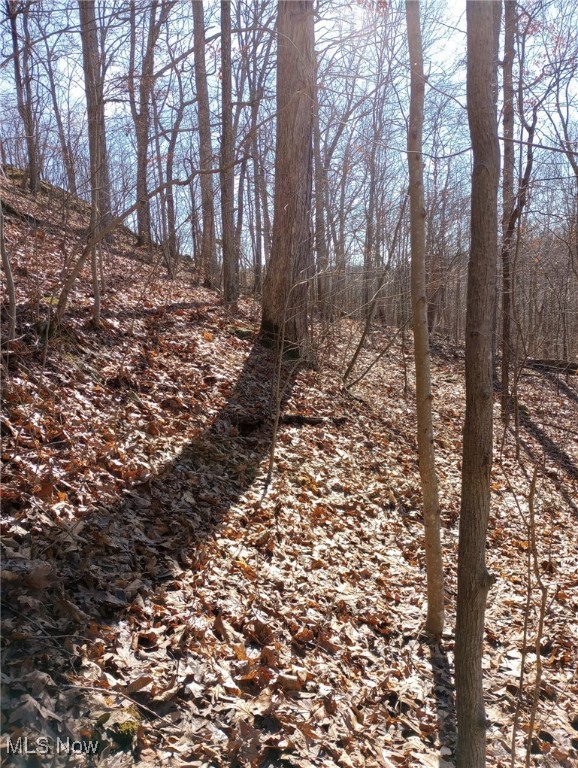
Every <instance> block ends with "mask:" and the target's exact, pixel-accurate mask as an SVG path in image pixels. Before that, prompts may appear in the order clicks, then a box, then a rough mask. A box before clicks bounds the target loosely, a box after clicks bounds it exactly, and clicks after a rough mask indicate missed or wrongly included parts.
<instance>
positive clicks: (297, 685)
mask: <svg viewBox="0 0 578 768" xmlns="http://www.w3.org/2000/svg"><path fill="white" fill-rule="evenodd" d="M2 194H3V198H4V199H5V200H6V199H8V200H9V202H10V205H11V207H12V213H7V215H6V217H5V229H6V241H7V246H8V249H9V253H10V255H11V258H12V266H13V269H14V272H15V276H16V281H17V288H18V302H19V325H18V333H17V336H18V338H17V340H16V341H15V342H14V343H12V344H11V345H10V347H9V348H7V347H6V345H5V346H4V347H3V349H2V352H3V356H2V366H3V378H4V383H3V411H2V422H1V426H2V438H3V443H2V462H3V478H2V480H3V489H2V494H3V504H2V520H1V530H2V571H3V574H2V575H3V596H2V618H3V638H2V651H3V667H2V684H3V695H2V732H3V736H2V759H3V760H2V764H3V765H14V766H48V765H65V764H68V765H74V766H77V765H78V766H83V765H99V766H115V767H116V766H127V765H133V764H138V765H141V766H175V767H177V766H263V767H264V766H295V767H296V768H297V767H299V768H309V767H310V766H343V767H350V766H355V767H356V768H357V767H358V766H369V767H373V766H381V767H382V768H393V767H394V766H395V767H399V766H406V767H407V768H414V767H416V768H419V767H420V766H426V768H444V767H447V766H452V765H453V764H454V763H453V754H454V744H455V712H454V695H453V683H452V672H451V670H452V669H453V636H452V632H453V627H454V611H455V598H456V560H457V536H458V512H459V495H460V460H461V431H462V426H463V413H464V375H463V374H464V371H463V368H464V360H463V350H462V349H460V348H456V347H454V346H452V345H450V344H449V343H447V342H445V341H442V340H438V342H437V343H436V345H435V347H434V354H433V360H432V365H433V382H434V412H435V428H436V435H437V437H436V450H437V461H438V471H439V478H440V492H441V499H442V517H443V535H444V547H445V559H446V563H447V604H448V616H447V632H446V634H444V637H443V638H442V640H441V642H439V643H437V644H435V643H432V642H428V638H427V637H425V636H424V634H423V624H424V618H425V572H424V558H423V553H422V540H423V530H422V528H423V526H422V516H421V513H420V492H419V476H418V470H417V455H416V441H415V419H414V411H415V408H414V384H413V372H412V368H413V366H412V361H411V349H410V340H409V341H408V340H406V341H405V344H404V343H402V340H401V339H397V340H395V341H394V343H393V346H392V347H391V349H390V350H389V352H388V353H387V354H386V355H384V356H383V357H382V358H381V359H380V360H379V362H378V363H377V364H376V365H375V366H374V367H373V368H372V369H371V371H370V372H369V373H368V374H367V375H366V376H365V377H364V378H363V379H362V380H361V381H360V382H359V383H358V384H357V385H356V386H355V387H354V388H353V390H352V392H351V393H350V392H347V391H346V390H345V389H344V388H343V386H342V372H343V370H344V367H345V364H346V363H347V361H348V360H349V359H350V357H351V354H352V352H353V349H354V346H355V343H356V341H357V339H358V337H359V334H360V327H359V325H358V324H357V323H355V322H353V321H351V320H347V319H343V320H340V321H339V323H336V324H334V325H329V326H327V327H325V328H318V329H317V330H316V336H317V339H316V343H317V347H318V349H319V359H318V367H317V369H316V370H312V369H305V368H295V367H292V366H290V365H284V366H283V367H282V369H281V370H279V371H278V370H276V366H275V364H274V361H273V359H272V357H271V353H270V352H269V351H267V350H265V349H264V348H262V347H261V346H260V345H259V342H258V338H257V328H258V308H257V306H256V304H254V303H253V302H251V301H241V302H240V303H239V306H238V308H237V309H236V310H235V311H232V310H228V309H226V308H225V307H224V306H223V305H222V303H221V302H220V300H219V297H218V296H217V294H216V293H214V292H212V291H208V290H205V289H201V288H199V287H197V286H195V285H193V281H192V276H191V274H190V273H187V272H185V273H183V274H182V275H181V276H180V277H178V278H177V279H176V280H173V281H171V280H168V279H167V278H166V277H165V276H164V275H163V269H162V268H161V267H159V266H158V265H156V266H155V265H154V264H148V265H147V264H145V263H143V262H142V261H139V260H135V259H134V258H129V256H130V253H129V251H130V249H131V248H132V245H131V242H130V237H129V236H128V234H127V233H126V232H125V233H124V235H123V238H124V240H123V241H122V242H117V245H116V250H115V252H114V253H112V252H111V253H110V254H108V255H106V256H105V267H106V274H107V290H106V293H105V296H104V299H103V312H102V324H101V327H100V328H98V329H96V328H94V327H93V326H92V324H91V321H90V317H91V288H90V285H91V283H90V278H89V275H88V273H87V274H85V275H83V276H82V278H81V279H80V280H79V282H78V284H77V287H76V290H75V292H74V295H73V296H72V300H71V305H70V308H69V311H68V314H67V315H66V318H65V322H64V324H63V326H62V327H61V329H60V331H59V332H58V334H57V335H55V336H51V337H50V338H48V339H47V338H46V334H44V332H43V330H42V329H43V327H44V326H43V320H44V319H45V317H46V314H47V313H48V312H49V311H50V308H51V306H53V304H54V298H53V297H54V295H55V292H56V290H57V286H58V285H59V284H60V282H61V279H62V277H61V272H62V269H63V260H64V259H65V256H66V254H67V253H69V252H70V247H71V245H73V244H74V242H75V237H78V236H79V234H80V231H81V226H80V224H78V226H77V230H78V231H77V233H76V234H74V232H73V231H72V230H71V229H70V228H68V229H66V230H64V229H63V228H62V227H63V226H64V225H66V226H67V227H70V222H69V221H66V222H64V223H59V222H58V221H56V219H55V217H56V214H55V213H50V214H49V213H48V212H47V209H46V206H45V207H44V209H43V210H32V214H31V215H32V216H33V219H34V220H32V219H30V218H29V219H27V220H24V219H23V218H22V217H20V218H18V216H17V215H16V214H15V213H14V212H15V211H18V210H19V206H20V207H22V206H24V205H25V204H26V205H28V206H29V208H28V212H29V213H30V210H31V209H30V206H32V208H33V206H34V204H32V203H30V202H29V201H25V199H24V198H23V197H22V196H20V195H18V194H17V193H16V191H15V190H14V189H13V188H10V189H9V188H8V187H5V188H3V190H2ZM53 209H54V206H53ZM81 215H83V214H82V212H79V213H78V216H81ZM51 216H52V218H51ZM63 234H64V235H65V237H64V238H63ZM63 239H64V242H63ZM123 253H124V254H125V255H122V254H123ZM4 323H5V319H4V314H3V330H5V324H4ZM392 336H393V331H392V330H391V329H387V328H375V330H374V331H373V332H372V334H371V336H370V338H369V341H368V345H367V348H366V349H365V351H364V352H363V353H362V355H361V357H360V360H359V362H358V365H357V368H356V371H357V372H358V373H361V372H362V371H363V370H364V368H365V367H366V366H367V365H368V364H369V363H370V362H372V361H374V360H375V358H376V357H377V355H378V354H379V352H380V351H381V350H383V349H384V347H385V346H386V344H388V343H389V341H390V340H391V337H392ZM277 383H278V384H277ZM277 390H278V392H279V397H277V395H276V392H277ZM277 400H279V402H280V412H281V414H282V417H281V419H280V423H279V428H278V431H277V433H276V435H275V434H274V414H275V410H276V402H277ZM519 403H520V414H521V418H520V430H519V436H518V440H517V443H518V454H519V455H518V457H517V456H516V439H515V435H514V433H513V432H512V430H508V431H506V432H504V429H503V427H502V426H501V423H500V421H499V418H498V410H497V406H496V429H495V434H496V447H495V464H494V468H493V471H492V477H493V481H492V494H493V498H492V513H491V521H490V530H489V540H488V552H487V555H488V563H489V567H490V569H491V571H492V572H493V573H494V574H495V575H496V576H497V583H496V585H495V586H494V587H493V589H492V591H491V593H490V597H489V605H488V612H487V621H486V634H485V640H486V647H485V658H484V668H485V689H486V703H487V714H488V718H489V721H490V725H489V730H488V765H489V766H491V767H493V768H506V767H509V766H511V765H516V766H521V765H524V760H525V754H526V746H525V745H526V742H527V741H528V733H529V731H530V730H531V732H532V740H531V742H530V749H531V755H530V759H529V763H528V764H529V765H535V766H538V765H539V766H564V767H565V768H570V766H573V765H576V764H577V760H578V707H577V705H576V702H577V701H578V678H577V676H576V669H577V662H578V594H577V592H578V590H577V587H578V550H577V548H576V538H575V530H576V527H577V524H578V432H577V429H578V427H577V425H578V377H575V376H569V377H560V376H553V375H550V374H546V373H539V372H536V371H532V372H530V371H525V372H524V373H523V375H522V376H521V378H520V383H519ZM304 417H305V418H304ZM314 417H319V418H320V421H319V422H317V423H312V422H314ZM271 457H273V465H272V473H271V478H270V482H269V483H268V485H267V484H266V480H267V476H268V471H269V468H270V462H271ZM535 468H536V469H537V474H536V478H535V479H536V493H535V502H534V504H533V508H534V512H533V517H534V527H533V531H534V532H535V536H534V537H533V535H532V526H531V525H529V523H530V521H531V515H530V512H529V508H528V496H529V491H530V486H531V483H532V478H533V476H534V472H535ZM529 583H530V587H529ZM541 617H542V618H543V628H542V630H541V631H540V630H539V624H540V619H541ZM537 651H538V653H536V652H537ZM531 720H533V722H532V724H531ZM513 730H515V743H516V751H515V759H514V761H513V760H512V754H511V751H512V732H513ZM25 737H28V741H27V742H25V741H24V739H25ZM40 737H45V739H46V741H41V740H40ZM19 738H21V741H20V742H18V739H19ZM59 740H60V741H59ZM45 744H46V745H47V748H48V749H49V752H48V754H44V745H45ZM25 747H27V748H28V754H25V753H24V752H25ZM93 748H97V750H98V752H97V754H96V755H91V754H90V752H91V750H92V749H93ZM34 751H36V754H34ZM68 751H70V754H67V752H68ZM67 761H68V762H67Z"/></svg>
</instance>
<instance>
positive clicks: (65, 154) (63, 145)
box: [42, 30, 78, 197]
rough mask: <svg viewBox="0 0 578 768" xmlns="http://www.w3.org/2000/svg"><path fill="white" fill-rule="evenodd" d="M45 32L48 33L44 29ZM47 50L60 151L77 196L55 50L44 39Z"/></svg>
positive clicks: (69, 182) (71, 188)
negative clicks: (63, 118)
mask: <svg viewBox="0 0 578 768" xmlns="http://www.w3.org/2000/svg"><path fill="white" fill-rule="evenodd" d="M42 32H43V34H46V32H44V30H42ZM44 43H45V50H46V59H45V61H44V66H45V67H46V74H47V75H48V84H49V86H50V99H51V101H52V109H53V110H54V119H55V120H56V127H57V130H58V140H59V142H60V151H61V152H62V162H63V164H64V170H65V172H66V181H67V184H68V191H69V192H70V193H71V194H72V195H74V196H75V197H76V196H77V195H78V190H77V186H76V168H75V167H74V157H73V155H72V150H71V147H70V143H69V141H68V139H67V137H66V132H65V130H64V123H63V120H62V112H61V110H60V103H59V101H58V94H57V91H56V79H55V77H54V67H53V66H52V56H53V51H51V50H50V46H49V45H48V40H45V41H44Z"/></svg>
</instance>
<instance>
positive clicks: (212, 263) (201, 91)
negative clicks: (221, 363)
mask: <svg viewBox="0 0 578 768" xmlns="http://www.w3.org/2000/svg"><path fill="white" fill-rule="evenodd" d="M192 3H193V35H194V46H195V50H194V59H195V86H196V89H197V102H198V114H199V154H200V160H201V170H203V171H210V170H211V169H212V167H213V147H212V143H211V113H210V109H209V90H208V87H207V68H206V64H205V19H204V11H203V2H202V0H192ZM213 195H214V193H213V176H212V174H211V173H202V174H201V208H202V218H203V231H202V236H201V237H202V239H201V270H202V272H203V281H204V283H205V285H207V286H213V285H216V284H217V283H218V275H217V244H216V238H215V208H214V201H213Z"/></svg>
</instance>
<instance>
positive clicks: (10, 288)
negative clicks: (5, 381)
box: [0, 205, 16, 341]
mask: <svg viewBox="0 0 578 768" xmlns="http://www.w3.org/2000/svg"><path fill="white" fill-rule="evenodd" d="M0 252H1V255H2V268H3V269H4V276H5V280H6V293H7V295H8V339H7V340H8V341H12V340H13V339H14V336H15V335H16V289H15V287H14V275H13V274H12V265H11V264H10V258H9V256H8V251H7V250H6V240H5V238H4V211H3V210H2V205H0Z"/></svg>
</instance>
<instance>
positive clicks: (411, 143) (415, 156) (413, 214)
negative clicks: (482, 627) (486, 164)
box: [405, 0, 444, 636]
mask: <svg viewBox="0 0 578 768" xmlns="http://www.w3.org/2000/svg"><path fill="white" fill-rule="evenodd" d="M405 13H406V19H407V39H408V45H409V56H410V67H411V91H410V94H411V96H410V105H409V129H408V134H407V155H408V165H409V201H410V236H411V304H412V312H413V349H414V358H415V390H416V415H417V445H418V458H419V471H420V478H421V489H422V494H423V510H424V514H423V516H424V526H425V558H426V575H427V605H428V610H427V619H426V631H428V632H431V633H432V634H433V635H438V636H440V635H441V634H442V632H443V628H444V570H443V557H442V545H441V524H440V505H439V494H438V481H437V474H436V467H435V452H434V437H433V421H432V392H431V371H430V351H429V332H428V312H427V296H426V277H425V217H426V214H425V201H424V191H423V163H422V143H423V109H424V92H425V80H424V74H423V53H422V42H421V29H420V13H419V2H417V0H406V4H405Z"/></svg>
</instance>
